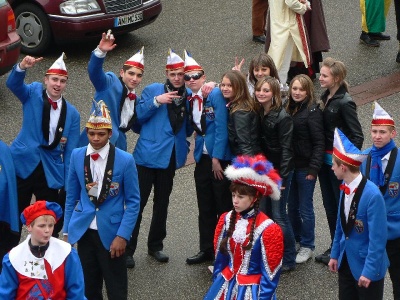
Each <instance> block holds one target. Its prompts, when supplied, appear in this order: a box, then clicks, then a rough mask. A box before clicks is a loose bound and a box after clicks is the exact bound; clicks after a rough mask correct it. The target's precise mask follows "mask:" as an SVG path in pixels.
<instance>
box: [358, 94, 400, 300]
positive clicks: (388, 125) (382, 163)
mask: <svg viewBox="0 0 400 300" xmlns="http://www.w3.org/2000/svg"><path fill="white" fill-rule="evenodd" d="M395 136H396V128H395V123H394V120H393V118H392V117H391V116H390V115H389V114H388V113H387V112H386V111H385V110H384V109H383V108H382V107H381V106H380V105H379V104H378V103H376V102H375V110H374V114H373V118H372V122H371V139H372V142H373V146H372V147H371V148H369V149H367V150H366V151H365V152H368V153H369V154H368V158H367V159H366V160H365V161H364V162H363V164H362V165H361V173H363V174H364V176H366V177H367V178H368V179H369V180H371V181H372V182H373V183H375V184H376V185H377V186H378V187H379V189H380V191H381V193H382V195H383V198H384V199H385V205H386V214H387V228H388V241H387V244H386V252H387V255H388V257H389V262H390V266H389V274H390V279H391V280H392V286H393V296H394V299H396V300H398V299H400V194H399V185H400V154H398V149H397V147H396V144H395V142H394V140H393V139H394V137H395Z"/></svg>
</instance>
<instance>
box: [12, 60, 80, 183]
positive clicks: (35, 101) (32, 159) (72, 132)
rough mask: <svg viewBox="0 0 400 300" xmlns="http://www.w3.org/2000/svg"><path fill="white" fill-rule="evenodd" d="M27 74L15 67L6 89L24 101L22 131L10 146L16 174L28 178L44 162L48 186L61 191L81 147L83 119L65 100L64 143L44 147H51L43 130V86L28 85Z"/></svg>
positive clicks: (38, 84) (34, 83)
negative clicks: (76, 151)
mask: <svg viewBox="0 0 400 300" xmlns="http://www.w3.org/2000/svg"><path fill="white" fill-rule="evenodd" d="M25 74H26V72H18V71H16V69H15V66H14V68H13V70H12V71H11V73H10V75H9V76H8V79H7V87H8V88H9V89H10V90H11V91H12V92H13V93H14V95H15V96H17V98H18V99H19V100H20V101H21V103H22V110H23V120H22V128H21V131H20V132H19V134H18V136H17V137H16V138H15V140H14V141H13V142H12V144H11V146H10V150H11V154H12V156H13V159H14V165H15V172H16V174H17V176H18V177H20V178H22V179H25V178H27V177H28V176H29V175H31V174H32V172H33V171H34V170H35V168H36V167H37V166H38V165H39V163H40V162H42V164H43V169H44V173H45V176H46V180H47V185H48V187H50V188H53V189H60V188H62V187H64V186H65V182H66V180H67V175H68V166H69V161H70V157H71V153H72V150H73V149H74V148H76V147H77V146H78V140H79V126H80V116H79V113H78V111H77V110H76V108H75V107H74V106H73V105H71V104H70V103H69V102H67V101H65V103H66V105H67V107H66V109H67V114H66V120H65V126H64V128H63V133H62V137H61V140H60V142H59V143H58V145H57V146H56V147H55V148H54V149H52V150H50V149H45V148H43V147H42V146H48V142H47V141H46V140H45V138H44V136H43V130H42V118H43V90H44V86H43V84H42V83H39V82H33V83H31V84H25V83H24V78H25ZM63 109H64V108H63Z"/></svg>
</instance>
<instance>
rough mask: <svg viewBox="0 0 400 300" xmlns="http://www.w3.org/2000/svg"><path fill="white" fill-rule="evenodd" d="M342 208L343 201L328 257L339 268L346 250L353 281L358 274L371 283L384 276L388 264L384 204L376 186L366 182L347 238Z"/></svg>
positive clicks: (358, 276) (356, 278) (357, 277)
mask: <svg viewBox="0 0 400 300" xmlns="http://www.w3.org/2000/svg"><path fill="white" fill-rule="evenodd" d="M342 196H343V192H341V194H340V199H342ZM354 197H356V195H355V196H354ZM353 200H354V199H353ZM341 206H342V201H340V204H339V212H338V218H337V221H336V231H335V238H334V240H333V244H332V251H331V258H333V259H337V260H338V266H339V267H340V264H341V262H342V258H343V254H344V251H346V256H347V261H348V263H349V266H350V270H351V273H352V274H353V276H354V279H355V280H358V279H359V278H360V276H361V275H362V276H365V277H367V278H368V279H370V280H371V281H377V280H380V279H382V278H383V277H385V274H386V270H387V268H388V265H389V261H388V258H387V254H386V250H385V248H386V239H387V231H386V212H385V203H384V200H383V197H382V195H381V193H380V191H379V189H378V187H377V186H376V185H375V184H374V183H373V182H372V181H369V180H367V182H366V184H365V187H364V189H363V191H362V194H361V198H360V201H359V204H358V209H357V213H356V215H355V222H354V226H353V228H351V230H350V232H349V233H348V236H347V238H346V234H345V232H344V230H343V227H342V222H341V217H340V213H341V209H342V208H341Z"/></svg>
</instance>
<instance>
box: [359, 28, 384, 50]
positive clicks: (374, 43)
mask: <svg viewBox="0 0 400 300" xmlns="http://www.w3.org/2000/svg"><path fill="white" fill-rule="evenodd" d="M360 41H361V42H362V43H364V44H365V45H367V46H368V47H379V46H380V44H379V42H378V41H377V40H374V39H373V38H372V37H370V36H369V35H368V33H366V32H364V31H363V32H362V33H361V35H360Z"/></svg>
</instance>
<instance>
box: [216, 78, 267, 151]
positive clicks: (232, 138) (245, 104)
mask: <svg viewBox="0 0 400 300" xmlns="http://www.w3.org/2000/svg"><path fill="white" fill-rule="evenodd" d="M220 89H221V92H222V94H223V95H224V97H225V99H226V100H227V101H228V103H227V106H228V109H229V120H228V134H229V146H230V148H231V152H232V154H233V155H234V156H237V155H243V154H244V155H255V154H259V153H261V148H260V145H259V134H260V120H259V118H258V113H257V105H256V103H255V102H254V101H253V99H251V97H250V94H249V90H248V88H247V84H246V78H245V77H244V76H243V75H242V74H241V73H240V72H239V71H234V70H232V71H228V72H227V73H225V74H224V75H223V77H222V82H221V84H220Z"/></svg>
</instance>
